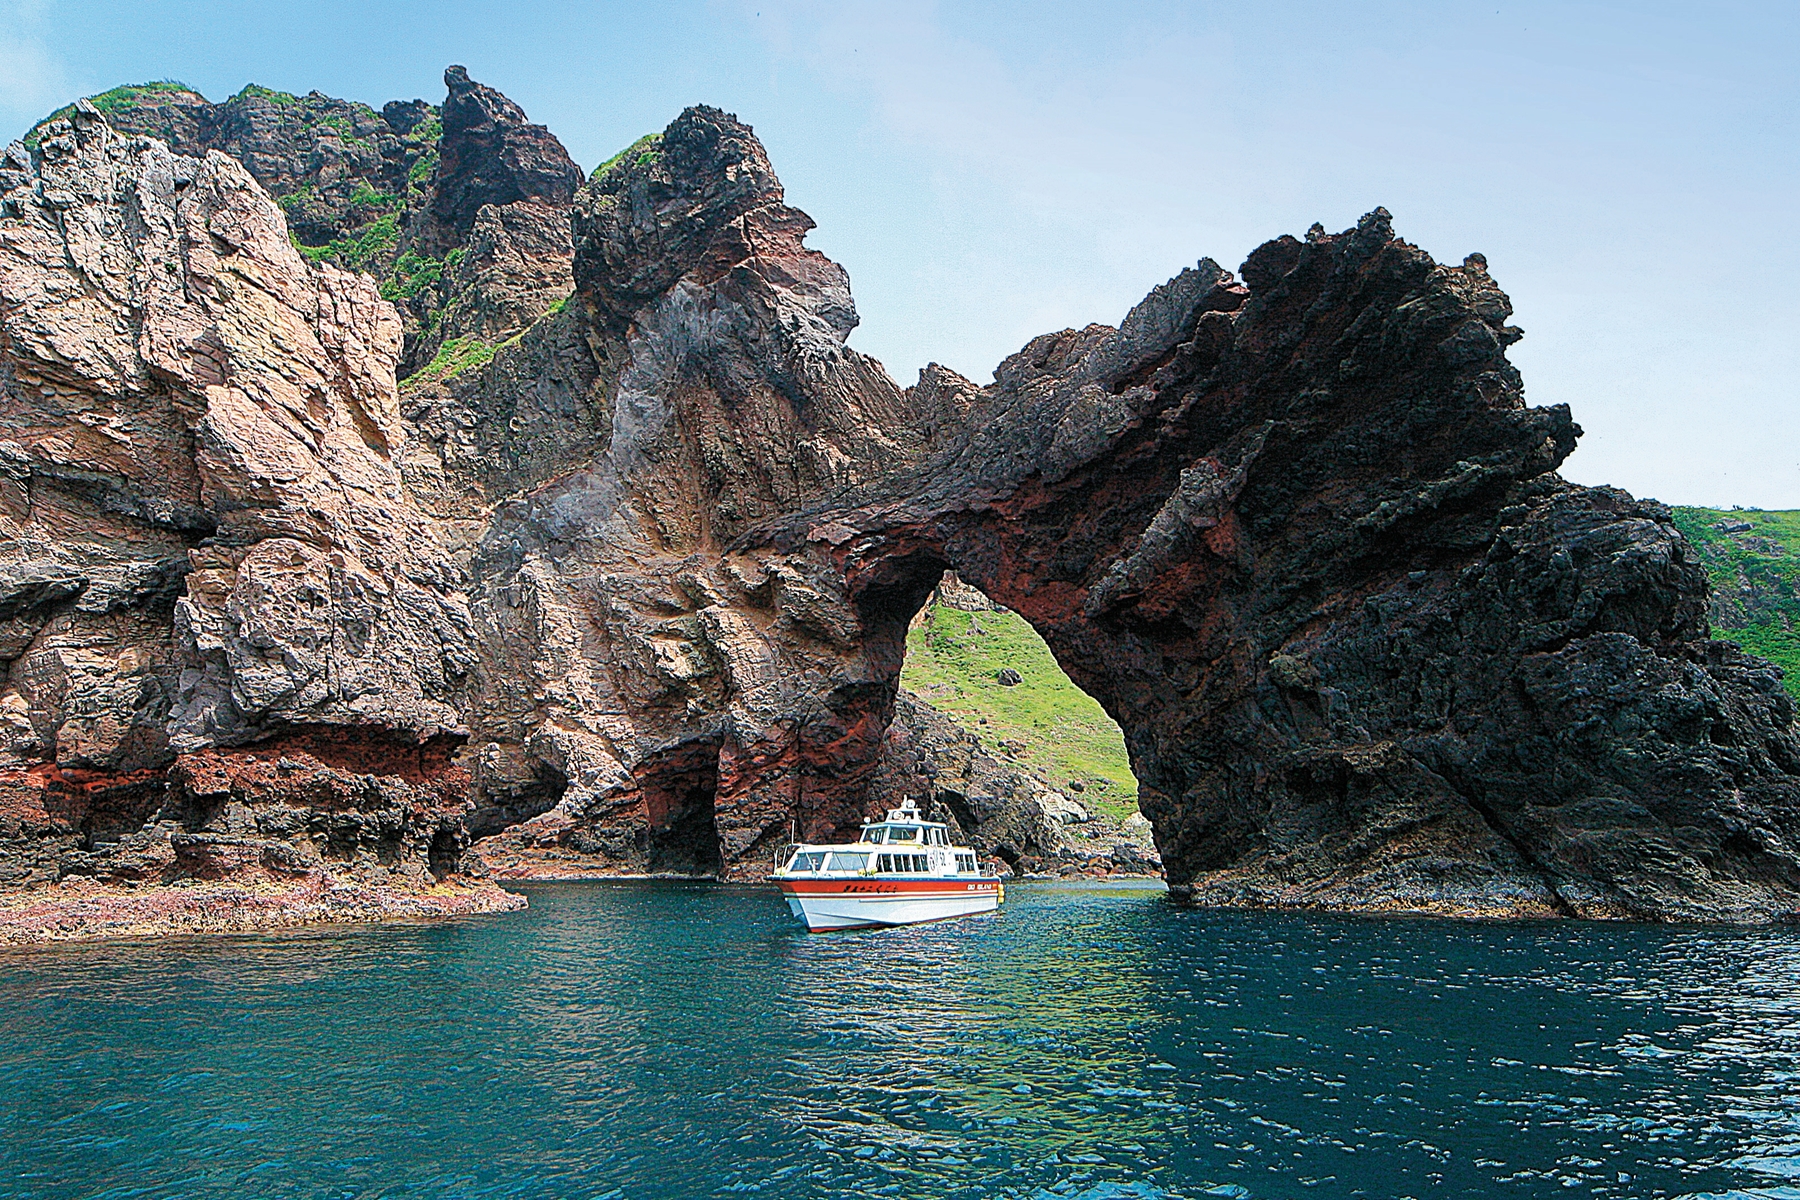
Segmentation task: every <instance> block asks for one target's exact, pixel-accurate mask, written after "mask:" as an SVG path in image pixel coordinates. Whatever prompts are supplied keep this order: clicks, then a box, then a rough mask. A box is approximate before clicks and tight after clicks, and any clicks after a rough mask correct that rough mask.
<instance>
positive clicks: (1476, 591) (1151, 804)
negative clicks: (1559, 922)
mask: <svg viewBox="0 0 1800 1200" xmlns="http://www.w3.org/2000/svg"><path fill="white" fill-rule="evenodd" d="M1242 277H1243V281H1244V282H1242V283H1239V282H1237V281H1235V280H1233V279H1232V278H1231V277H1230V276H1229V275H1227V274H1226V273H1225V272H1223V271H1220V270H1219V269H1218V268H1216V267H1214V266H1213V265H1212V264H1210V263H1202V264H1201V266H1200V268H1199V270H1197V271H1190V272H1185V273H1184V274H1183V275H1182V276H1180V277H1178V278H1177V279H1176V280H1174V281H1172V282H1171V283H1170V284H1169V285H1167V286H1165V287H1164V288H1161V289H1158V291H1157V292H1155V293H1153V294H1152V295H1151V297H1150V298H1149V299H1148V300H1146V301H1145V302H1144V303H1143V304H1142V305H1140V306H1139V307H1138V308H1137V309H1136V310H1134V312H1133V313H1132V314H1131V316H1130V317H1129V318H1128V319H1127V320H1126V322H1125V323H1124V325H1123V326H1122V327H1121V329H1119V330H1118V331H1113V330H1110V329H1104V328H1098V327H1090V328H1089V329H1087V330H1084V331H1079V332H1078V331H1068V332H1065V333H1062V334H1056V335H1051V336H1048V337H1045V338H1040V339H1038V340H1037V341H1034V342H1033V343H1032V344H1031V345H1029V346H1027V347H1026V349H1025V350H1024V351H1023V352H1021V353H1020V354H1019V355H1016V356H1014V357H1013V358H1011V359H1009V360H1007V362H1006V363H1004V364H1002V366H1001V368H1000V370H999V371H998V372H997V374H996V383H995V385H994V387H993V388H992V389H991V400H990V404H991V408H990V416H989V419H988V422H987V424H985V425H984V426H983V427H981V428H979V429H977V430H975V431H974V432H973V434H972V435H971V437H970V438H969V441H968V444H967V446H966V447H965V448H964V449H962V450H961V451H959V452H957V453H955V454H952V455H950V456H948V457H947V458H946V459H944V460H942V461H939V462H936V463H934V464H933V465H932V467H931V469H930V470H928V471H927V472H925V473H923V474H922V475H919V476H915V477H912V478H908V479H906V480H902V481H900V482H899V484H898V486H896V485H895V484H893V483H886V484H884V485H882V486H881V487H878V488H876V489H872V490H870V491H869V492H867V493H865V494H864V495H863V496H861V497H859V498H858V501H859V502H858V503H856V504H854V505H851V506H845V507H840V508H837V509H835V510H832V511H828V512H817V513H812V514H808V515H807V516H805V517H804V518H802V519H801V520H799V521H797V522H790V523H788V524H787V525H786V526H785V527H784V528H783V529H782V530H781V531H780V532H779V533H778V534H776V535H775V536H774V537H773V538H772V539H771V540H772V541H774V543H775V544H777V545H792V544H795V543H796V542H798V541H799V540H801V539H802V538H804V537H805V536H807V532H806V531H807V530H808V529H811V528H816V527H817V526H818V525H819V524H820V523H821V522H827V521H829V522H833V523H835V524H837V525H839V526H841V527H844V528H845V529H846V531H847V532H848V531H854V532H853V533H851V534H850V535H849V536H847V537H846V538H845V539H844V541H843V542H842V543H841V545H840V547H839V550H838V556H839V559H840V561H841V562H842V563H843V566H844V571H845V575H846V578H847V579H848V580H849V581H850V586H851V594H852V596H853V597H860V596H863V595H867V594H871V593H872V594H875V595H877V596H880V597H883V598H884V599H882V600H880V601H879V603H886V600H885V597H887V596H891V595H892V594H893V593H894V592H895V591H897V590H898V591H903V592H904V591H909V590H910V591H914V592H916V591H917V590H919V589H920V588H921V587H923V586H925V582H926V581H928V580H934V579H935V578H936V577H937V573H938V572H939V571H941V570H942V569H943V568H944V566H946V565H950V566H954V567H955V568H956V569H957V570H958V571H959V572H960V574H961V575H962V577H963V578H964V579H966V580H968V581H970V582H972V583H974V584H976V585H978V586H979V587H980V588H981V589H982V590H983V591H985V592H986V593H987V594H988V595H990V596H992V597H993V598H994V599H996V600H998V601H1000V602H1001V603H1003V604H1006V605H1007V606H1009V607H1011V608H1013V609H1015V610H1017V611H1018V612H1020V613H1022V614H1023V615H1025V616H1026V617H1027V618H1028V619H1029V620H1031V622H1032V623H1033V624H1034V625H1035V626H1036V627H1037V628H1038V629H1039V631H1040V632H1041V633H1043V635H1044V637H1045V639H1046V640H1047V641H1048V642H1049V644H1050V646H1051V647H1052V649H1053V650H1054V651H1055V652H1056V654H1057V656H1058V658H1059V660H1060V661H1061V662H1062V663H1063V664H1064V666H1065V667H1066V668H1067V669H1068V670H1069V672H1070V674H1071V675H1072V676H1073V677H1074V679H1075V680H1076V681H1077V682H1078V683H1079V684H1081V686H1082V687H1084V688H1085V689H1087V690H1088V691H1089V692H1091V693H1092V694H1093V695H1095V696H1096V697H1097V698H1098V699H1099V700H1100V701H1101V702H1102V704H1104V705H1105V706H1106V708H1107V709H1108V711H1109V712H1110V713H1111V714H1112V715H1113V716H1114V717H1115V718H1116V719H1117V720H1118V721H1119V722H1120V724H1121V725H1122V726H1123V727H1124V729H1125V731H1126V738H1127V745H1128V747H1129V749H1130V751H1131V753H1132V759H1133V766H1134V770H1135V771H1136V772H1137V774H1138V777H1139V779H1140V782H1141V792H1140V798H1141V803H1142V806H1143V809H1144V812H1145V814H1146V815H1148V816H1149V817H1150V818H1151V819H1152V821H1153V822H1154V824H1155V827H1156V834H1157V844H1158V845H1159V847H1160V848H1161V850H1162V852H1163V856H1164V859H1165V862H1166V863H1167V865H1168V868H1169V878H1170V880H1171V882H1172V884H1174V885H1175V886H1176V888H1177V889H1178V890H1179V891H1182V892H1184V893H1185V894H1188V895H1191V896H1194V897H1196V898H1198V899H1201V900H1205V901H1207V902H1213V903H1231V904H1251V905H1261V904H1282V905H1316V906H1325V907H1341V908H1375V909H1380V908H1411V909H1435V910H1439V911H1449V912H1459V913H1520V912H1524V913H1530V912H1541V913H1575V914H1581V915H1595V916H1650V917H1702V916H1719V915H1729V916H1733V917H1743V918H1748V919H1766V918H1767V917H1769V916H1771V915H1773V914H1778V913H1782V912H1788V911H1792V910H1793V908H1794V905H1795V900H1796V896H1797V892H1796V888H1797V886H1800V857H1797V853H1800V840H1797V839H1800V743H1797V742H1796V736H1795V728H1794V724H1793V715H1794V714H1793V707H1792V705H1791V703H1790V702H1789V701H1788V699H1787V698H1786V696H1785V695H1783V694H1782V693H1781V691H1780V689H1779V686H1778V680H1777V675H1776V673H1775V672H1774V671H1773V669H1772V668H1769V667H1768V666H1767V665H1766V664H1761V663H1759V662H1755V661H1753V660H1747V659H1745V658H1744V657H1743V656H1742V655H1740V654H1738V653H1737V652H1736V651H1735V650H1734V649H1731V648H1728V647H1723V646H1720V645H1718V644H1716V643H1709V642H1708V641H1707V638H1706V624H1705V617H1704V605H1705V597H1706V588H1705V583H1704V580H1703V578H1702V576H1701V574H1700V572H1699V570H1698V569H1697V567H1696V565H1695V564H1694V562H1693V561H1692V558H1691V555H1690V554H1689V552H1688V549H1687V547H1686V545H1685V543H1684V542H1683V540H1682V539H1681V537H1680V535H1679V534H1678V533H1677V532H1676V531H1675V529H1674V527H1673V526H1672V525H1671V524H1670V519H1669V514H1668V512H1667V510H1666V509H1664V508H1662V507H1661V506H1659V505H1656V504H1653V503H1644V502H1638V501H1634V500H1632V499H1631V498H1630V497H1628V496H1625V495H1624V494H1622V493H1619V492H1617V491H1614V490H1611V489H1589V488H1577V487H1572V486H1570V485H1567V484H1565V483H1563V482H1562V481H1561V480H1560V479H1558V478H1557V477H1556V476H1555V475H1554V474H1552V473H1550V472H1551V470H1552V468H1554V467H1555V466H1556V465H1557V464H1558V463H1559V462H1560V461H1561V459H1562V458H1563V457H1564V456H1565V455H1566V454H1567V453H1568V451H1569V449H1570V448H1571V447H1572V445H1573V442H1574V438H1575V436H1576V433H1577V431H1576V429H1575V427H1574V426H1573V425H1572V423H1571V422H1570V420H1569V415H1568V412H1567V410H1566V409H1563V408H1552V409H1533V408H1527V407H1525V406H1524V404H1523V402H1522V398H1521V394H1520V388H1519V379H1518V375H1517V373H1516V372H1515V371H1514V370H1513V369H1512V367H1511V366H1510V365H1509V364H1508V363H1507V361H1506V359H1505V355H1504V347H1505V345H1507V344H1508V343H1510V342H1511V341H1512V340H1514V339H1515V338H1516V337H1517V336H1518V333H1517V331H1516V330H1514V329H1512V328H1510V327H1509V326H1507V325H1506V324H1505V319H1506V317H1507V316H1508V315H1510V305H1509V304H1508V303H1507V300H1506V297H1505V296H1504V295H1503V294H1502V293H1501V292H1500V290H1499V289H1498V288H1497V287H1496V286H1495V285H1494V283H1493V281H1492V280H1491V279H1490V278H1489V276H1488V274H1487V270H1486V265H1485V263H1484V262H1483V261H1482V260H1481V259H1480V258H1479V257H1478V256H1472V257H1471V258H1470V259H1469V260H1468V261H1466V262H1465V263H1464V264H1463V265H1462V266H1461V267H1443V266H1440V265H1438V264H1436V263H1434V262H1433V261H1432V260H1431V259H1430V258H1429V257H1428V256H1427V255H1425V254H1424V253H1423V252H1421V251H1419V250H1418V249H1416V248H1415V247H1412V246H1409V245H1407V244H1406V243H1404V242H1402V241H1400V240H1398V239H1396V238H1395V237H1394V236H1393V234H1392V232H1391V231H1390V229H1389V227H1388V221H1387V216H1386V214H1385V213H1383V212H1380V211H1378V212H1377V213H1375V214H1372V215H1371V216H1370V217H1368V218H1365V220H1364V221H1363V222H1362V223H1361V224H1359V226H1358V227H1357V228H1356V229H1354V230H1350V231H1348V232H1346V233H1344V234H1342V235H1338V236H1335V237H1333V236H1326V235H1324V234H1323V233H1322V231H1319V230H1317V229H1316V228H1315V230H1314V231H1313V233H1312V234H1311V235H1310V236H1309V238H1308V240H1307V241H1306V242H1305V243H1301V242H1298V241H1296V240H1294V239H1291V238H1286V239H1282V240H1280V241H1277V242H1272V243H1269V244H1268V245H1266V246H1264V247H1262V248H1261V249H1259V250H1258V251H1257V252H1256V253H1255V254H1253V255H1252V256H1251V257H1250V259H1249V260H1248V261H1247V262H1246V263H1245V264H1244V268H1243V271H1242Z"/></svg>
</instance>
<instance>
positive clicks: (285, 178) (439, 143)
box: [27, 67, 582, 378]
mask: <svg viewBox="0 0 1800 1200" xmlns="http://www.w3.org/2000/svg"><path fill="white" fill-rule="evenodd" d="M444 82H445V85H446V87H447V88H448V90H449V94H448V97H447V98H446V100H445V102H444V103H443V105H441V106H438V105H431V104H427V103H426V102H425V101H423V100H394V101H389V102H388V103H387V104H385V105H383V106H382V109H381V111H380V112H377V111H376V110H375V109H373V108H371V107H370V106H369V105H367V104H363V103H360V102H358V101H353V100H339V99H336V98H334V97H331V96H326V95H323V94H321V93H319V92H309V93H307V94H306V95H304V96H295V95H291V94H289V93H287V92H278V91H274V90H271V89H269V88H265V87H258V86H256V85H255V84H251V85H250V86H248V87H246V88H244V89H243V90H242V91H240V92H239V93H237V94H236V95H235V96H232V97H230V98H229V99H226V100H223V101H221V102H219V103H217V104H214V103H212V102H210V101H208V100H207V99H206V98H205V97H204V96H202V95H200V94H199V93H198V92H195V91H193V90H192V89H190V88H186V87H182V86H180V85H175V84H145V85H139V86H135V87H123V88H115V89H113V90H112V91H110V92H106V93H103V94H102V95H100V96H98V97H95V98H94V107H95V111H97V112H99V113H100V115H101V116H102V117H103V118H104V119H105V120H106V122H107V123H108V124H109V125H110V126H111V127H112V128H113V129H115V130H117V131H118V132H120V133H124V134H140V135H148V136H151V137H155V138H158V139H159V140H161V141H163V142H164V143H165V144H166V145H167V146H168V147H169V148H170V149H171V150H173V151H174V152H175V153H177V154H181V155H185V156H191V157H199V158H203V157H205V155H206V154H207V153H208V152H209V151H213V150H218V151H222V152H223V153H225V154H228V155H230V156H231V157H232V158H235V159H236V160H237V161H238V162H239V163H241V164H242V165H243V166H244V168H245V169H246V170H248V171H249V172H250V174H251V175H252V176H253V177H254V178H255V179H256V181H257V182H258V183H260V184H261V185H262V186H263V188H264V189H265V190H267V191H268V193H269V194H270V195H271V196H273V197H274V198H275V199H276V200H277V201H278V202H279V203H280V204H281V207H282V210H283V212H284V213H285V214H286V217H287V221H288V229H289V232H290V233H291V234H292V236H293V238H294V240H295V242H296V243H297V245H298V246H299V248H300V249H301V252H302V253H303V254H305V255H306V256H307V257H308V258H309V259H311V260H312V261H314V262H321V263H326V262H328V263H332V264H334V265H337V266H341V267H345V268H347V269H350V270H353V271H363V272H368V273H370V274H372V275H374V276H375V277H376V278H377V279H378V280H379V281H380V283H381V293H382V295H383V296H384V297H385V298H386V299H388V300H390V301H392V302H393V303H394V304H395V305H396V306H397V308H398V309H399V312H400V315H401V318H402V322H403V325H404V328H405V331H406V335H407V336H406V345H405V351H404V353H403V355H402V359H401V364H400V370H399V374H400V376H401V378H406V377H407V376H411V375H413V374H415V373H416V372H418V371H419V370H420V368H422V367H425V366H427V365H428V364H430V363H431V362H432V361H433V360H434V358H435V357H436V355H437V353H438V351H439V349H440V348H441V347H442V346H443V345H444V343H445V342H447V341H448V342H453V343H455V342H458V341H459V340H460V342H461V343H462V344H463V345H464V346H467V345H469V344H475V345H478V346H480V347H482V348H484V349H491V348H492V347H493V346H495V345H497V344H499V343H500V342H502V341H504V340H505V339H506V338H508V337H510V336H512V335H514V334H516V333H518V332H519V331H520V330H522V329H524V328H525V327H526V326H528V325H530V324H531V323H532V322H533V321H535V320H537V319H538V318H539V317H540V316H542V315H543V314H544V313H545V312H546V311H547V310H548V309H549V308H550V307H551V306H552V305H554V304H556V303H557V302H558V301H560V300H562V299H564V298H566V297H567V296H568V294H569V292H570V289H571V287H572V286H573V281H572V279H571V276H570V272H569V263H570V258H571V255H572V254H573V248H572V247H571V245H570V242H569V220H568V213H569V205H570V202H571V200H572V199H573V197H574V193H575V189H576V188H577V187H578V186H580V184H581V181H582V176H581V169H580V168H579V167H577V166H576V165H575V163H574V162H573V161H571V160H570V158H569V155H568V152H567V151H565V150H564V149H563V146H562V143H561V142H559V141H557V140H556V138H555V136H554V135H552V134H551V133H550V132H549V131H548V130H546V129H545V128H544V127H543V126H542V125H533V124H531V123H530V122H529V121H528V120H526V117H525V113H524V111H523V110H521V109H520V108H519V106H518V105H516V104H514V103H513V102H512V101H511V100H508V99H507V98H506V97H505V96H503V95H501V94H500V93H499V92H497V91H495V90H494V89H493V88H490V87H487V86H485V85H483V84H480V83H476V82H474V81H473V80H471V79H470V78H469V75H468V72H467V71H466V70H464V69H463V68H462V67H451V68H449V69H448V70H447V71H445V73H444ZM74 111H75V110H74V107H73V106H71V107H69V108H67V109H63V110H59V111H58V113H57V114H55V115H54V116H53V117H52V118H49V119H46V120H45V121H43V122H40V123H39V125H38V126H37V127H36V128H34V129H33V130H32V132H31V135H30V136H29V137H28V138H27V142H28V143H29V144H30V145H31V146H32V147H35V146H36V145H37V144H38V142H39V141H41V140H42V138H43V136H44V134H45V132H46V131H47V130H48V129H49V128H50V126H51V121H52V120H58V119H61V120H66V119H68V118H69V117H70V116H71V115H72V114H73V112H74Z"/></svg>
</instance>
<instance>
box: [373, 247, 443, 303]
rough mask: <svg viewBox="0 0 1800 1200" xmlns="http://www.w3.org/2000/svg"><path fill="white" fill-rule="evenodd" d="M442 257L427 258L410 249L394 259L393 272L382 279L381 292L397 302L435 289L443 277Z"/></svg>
mask: <svg viewBox="0 0 1800 1200" xmlns="http://www.w3.org/2000/svg"><path fill="white" fill-rule="evenodd" d="M444 267H445V262H444V260H443V259H438V258H427V257H425V256H424V255H422V254H415V253H413V252H412V251H411V250H408V251H407V252H406V253H404V254H402V255H401V256H400V257H399V258H397V259H395V260H394V273H393V274H392V275H390V276H389V277H388V278H387V279H385V280H383V281H382V284H381V294H382V296H383V297H385V298H386V299H388V300H392V301H394V302H396V303H398V302H399V301H401V300H412V299H415V298H417V297H418V296H419V294H420V293H422V292H425V291H427V290H431V289H435V288H436V287H437V285H438V283H439V282H440V281H442V279H443V278H444Z"/></svg>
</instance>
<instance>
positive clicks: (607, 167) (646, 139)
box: [588, 133, 662, 180]
mask: <svg viewBox="0 0 1800 1200" xmlns="http://www.w3.org/2000/svg"><path fill="white" fill-rule="evenodd" d="M661 157H662V134H660V133H646V134H645V135H644V136H643V137H641V138H639V139H638V140H637V141H635V142H633V143H631V145H629V146H627V147H625V148H624V149H623V150H621V151H619V152H618V153H617V154H615V155H613V156H612V157H611V158H609V159H607V160H606V161H605V162H603V163H601V164H600V165H599V166H597V167H595V168H594V173H593V174H592V175H589V176H588V178H589V179H590V180H595V179H601V178H604V177H605V176H606V174H607V173H608V172H609V171H611V170H612V169H613V168H614V167H616V166H619V165H620V164H622V163H625V162H628V161H629V162H631V163H634V164H636V165H637V166H647V165H648V164H650V163H653V162H655V161H656V160H657V159H659V158H661Z"/></svg>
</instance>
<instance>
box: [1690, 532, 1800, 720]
mask: <svg viewBox="0 0 1800 1200" xmlns="http://www.w3.org/2000/svg"><path fill="white" fill-rule="evenodd" d="M1674 512H1675V525H1676V527H1677V528H1678V529H1680V530H1681V532H1682V533H1683V534H1684V535H1686V537H1687V539H1688V541H1689V542H1692V543H1693V545H1694V548H1695V549H1696V550H1698V551H1699V552H1700V561H1701V562H1702V563H1703V564H1704V565H1705V567H1706V573H1707V575H1708V576H1710V577H1711V579H1712V586H1713V594H1714V599H1713V606H1712V615H1713V636H1714V637H1716V638H1719V639H1720V640H1722V641H1729V642H1736V643H1737V644H1738V645H1740V646H1742V647H1743V648H1744V649H1745V650H1748V651H1749V652H1750V653H1752V654H1756V655H1760V656H1761V657H1763V658H1766V659H1768V660H1769V661H1770V662H1772V663H1774V664H1776V665H1777V666H1779V667H1780V668H1781V669H1782V670H1783V671H1784V672H1785V673H1786V680H1785V682H1786V684H1787V690H1788V692H1789V693H1790V694H1791V695H1793V696H1794V698H1795V699H1800V510H1788V511H1785V512H1784V511H1763V510H1762V509H1755V508H1748V509H1735V508H1734V509H1719V508H1677V509H1675V510H1674Z"/></svg>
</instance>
